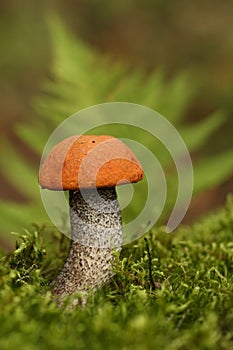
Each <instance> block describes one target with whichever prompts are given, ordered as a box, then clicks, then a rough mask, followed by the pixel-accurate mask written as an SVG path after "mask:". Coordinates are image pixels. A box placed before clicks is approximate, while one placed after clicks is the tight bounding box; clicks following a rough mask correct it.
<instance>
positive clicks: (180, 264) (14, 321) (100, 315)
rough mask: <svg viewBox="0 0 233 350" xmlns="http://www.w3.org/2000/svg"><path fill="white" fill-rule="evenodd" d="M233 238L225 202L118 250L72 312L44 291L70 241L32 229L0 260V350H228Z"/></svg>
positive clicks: (231, 214)
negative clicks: (97, 286)
mask: <svg viewBox="0 0 233 350" xmlns="http://www.w3.org/2000/svg"><path fill="white" fill-rule="evenodd" d="M232 237H233V200H232V197H229V200H228V203H227V204H226V206H225V208H224V209H222V210H221V211H220V212H218V213H216V214H215V215H212V216H210V217H208V218H206V219H205V220H203V221H202V222H200V223H198V224H195V225H194V226H192V227H181V228H179V230H177V231H176V232H175V233H173V234H166V233H165V232H164V229H163V228H162V227H161V228H159V229H154V230H152V231H151V232H150V233H148V234H147V236H146V239H143V238H142V239H141V240H139V241H137V242H136V243H134V244H130V245H129V246H126V247H124V249H123V251H122V253H121V256H120V257H119V258H118V257H117V259H116V264H115V265H114V267H113V268H114V270H115V276H114V278H113V279H112V280H111V282H110V283H108V284H107V285H105V286H104V287H103V288H102V289H101V290H99V291H98V292H97V293H96V294H94V295H93V294H91V293H90V296H89V298H88V301H87V304H86V306H85V307H79V308H77V309H75V310H72V309H71V308H69V307H63V308H59V307H58V306H57V305H56V303H55V302H54V301H53V300H52V295H51V292H50V286H49V285H50V282H51V281H52V279H53V278H54V276H55V274H56V273H57V272H58V270H59V269H60V268H61V266H62V263H63V260H64V259H65V255H66V254H67V251H68V247H69V240H68V239H66V238H64V236H61V235H60V234H59V233H58V232H56V231H54V230H51V228H46V227H37V226H34V227H32V228H31V229H30V230H27V231H26V232H25V234H24V235H22V236H20V243H18V244H17V247H16V250H15V251H14V252H12V253H11V254H10V255H8V256H7V257H2V258H1V265H0V266H1V267H0V274H1V277H0V310H1V313H0V349H1V350H4V349H15V348H20V349H24V350H27V349H29V350H33V349H35V350H37V349H42V350H43V349H49V348H52V349H127V350H128V349H133V350H141V349H165V348H166V350H178V349H179V350H185V349H189V350H192V349H193V350H194V349H195V350H196V349H199V350H202V349H203V350H204V349H211V350H213V349H218V350H222V349H227V350H229V349H233V277H232V276H233V242H232ZM67 305H69V300H67Z"/></svg>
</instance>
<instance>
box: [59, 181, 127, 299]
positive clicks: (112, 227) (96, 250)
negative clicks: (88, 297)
mask: <svg viewBox="0 0 233 350" xmlns="http://www.w3.org/2000/svg"><path fill="white" fill-rule="evenodd" d="M70 222H71V238H72V240H71V247H70V252H69V255H68V258H67V260H66V262H65V265H64V267H63V269H62V270H61V272H60V274H59V275H58V277H57V278H56V280H55V283H54V285H55V287H54V294H56V295H70V294H73V293H74V292H76V291H80V292H84V291H87V290H88V289H96V288H98V287H100V286H101V285H103V284H104V283H105V282H106V281H107V280H108V279H109V278H110V277H111V276H112V274H113V273H112V264H111V261H112V260H113V249H114V250H120V249H121V245H122V225H121V215H120V207H119V203H118V200H117V195H116V190H115V187H111V188H103V189H98V190H97V189H90V190H89V189H88V190H87V189H86V190H82V191H70Z"/></svg>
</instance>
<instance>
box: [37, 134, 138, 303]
mask: <svg viewBox="0 0 233 350" xmlns="http://www.w3.org/2000/svg"><path fill="white" fill-rule="evenodd" d="M143 175H144V173H143V169H142V167H141V164H140V163H139V161H138V159H137V158H136V157H135V155H134V154H133V152H132V151H131V150H130V149H129V148H128V147H127V146H126V145H125V144H124V143H123V142H122V141H120V140H119V139H117V138H115V137H112V136H106V135H103V136H96V135H82V136H79V135H77V136H71V137H68V138H66V139H64V140H63V141H61V142H60V143H58V144H57V145H56V146H55V147H54V148H53V149H52V150H51V152H50V153H49V154H48V155H47V157H46V158H45V160H44V162H43V163H42V165H41V167H40V171H39V184H40V186H41V187H42V188H44V189H49V190H59V191H61V190H62V191H63V190H64V191H65V190H68V191H69V206H70V224H71V246H70V252H69V254H68V257H67V260H66V262H65V264H64V266H63V268H62V270H61V271H60V273H59V274H58V276H57V278H56V279H55V281H54V283H53V284H54V289H53V293H54V294H55V295H56V296H58V297H59V298H62V297H63V296H66V295H71V294H73V293H75V292H81V293H82V292H83V293H86V292H87V291H88V290H89V289H97V288H99V287H101V286H102V285H103V284H104V283H105V282H107V281H108V280H109V278H110V277H111V276H112V275H113V272H112V267H111V265H112V260H113V259H114V258H113V256H114V254H113V251H120V250H121V246H122V223H121V215H120V207H119V203H118V200H117V195H116V189H115V186H117V185H121V184H126V183H129V182H130V183H133V182H137V181H139V180H141V179H142V178H143Z"/></svg>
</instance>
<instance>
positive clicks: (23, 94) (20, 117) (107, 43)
mask: <svg viewBox="0 0 233 350" xmlns="http://www.w3.org/2000/svg"><path fill="white" fill-rule="evenodd" d="M52 13H56V14H58V15H59V16H60V18H61V19H62V20H63V21H64V22H65V24H66V26H67V27H68V28H69V29H70V30H71V31H72V32H73V33H74V34H75V35H76V36H77V37H78V38H81V39H82V40H83V41H84V42H85V43H86V44H88V45H89V46H90V47H91V48H93V49H95V50H96V51H97V52H99V53H100V54H102V55H106V56H108V57H109V59H110V60H111V61H112V62H126V63H127V65H128V66H129V67H130V69H132V71H135V70H144V71H145V72H147V74H148V76H149V75H150V72H151V71H152V70H154V69H157V68H158V69H161V68H162V69H164V71H165V72H166V79H167V81H169V80H171V79H172V78H173V77H174V76H176V74H178V73H179V72H180V71H182V70H189V71H190V72H192V74H191V77H193V80H195V81H197V82H198V86H199V88H198V92H197V94H196V96H195V99H194V100H193V101H192V103H191V104H190V106H189V108H188V111H187V112H186V120H187V122H188V123H192V122H194V121H197V120H201V119H202V118H204V117H205V116H206V115H208V114H210V113H211V112H214V111H215V110H222V111H224V114H225V115H227V120H226V122H225V123H224V124H223V125H222V126H221V127H220V128H219V129H218V131H217V132H216V133H214V135H212V137H211V139H210V140H209V142H208V144H207V145H206V146H205V148H204V149H202V151H201V152H203V153H205V154H206V155H208V154H210V155H214V154H215V152H219V151H221V150H223V151H224V150H228V149H231V148H233V147H232V146H233V141H232V139H233V138H232V127H233V117H232V115H233V100H232V90H233V65H232V61H233V40H232V29H233V28H232V13H233V3H232V1H227V0H223V1H221V2H220V1H211V0H204V1H201V0H196V1H189V2H187V1H183V0H171V1H166V2H165V1H162V0H153V1H152V0H144V1H141V0H134V1H132V0H131V1H122V0H120V1H117V2H110V1H106V0H101V1H96V0H90V1H88V2H87V1H83V0H76V1H74V0H68V1H65V0H61V1H59V2H55V1H50V2H45V1H41V2H36V1H30V0H24V1H12V2H9V1H5V0H2V1H1V3H0V40H1V55H0V75H1V79H0V90H1V96H0V157H2V156H3V154H4V152H5V149H4V142H3V140H4V139H6V138H7V139H8V140H10V142H11V143H12V144H14V145H16V146H17V148H18V149H20V151H21V152H22V153H23V154H24V157H26V158H27V159H28V162H32V163H33V164H35V165H38V166H39V160H40V159H39V157H38V156H37V155H36V154H35V153H34V152H32V151H31V150H30V149H29V148H28V147H27V146H26V145H25V144H24V143H23V142H22V141H21V140H20V138H19V137H18V136H17V134H16V133H15V132H14V125H16V124H18V123H27V122H28V123H29V122H30V121H31V120H32V119H33V118H37V117H38V116H37V115H36V114H35V113H34V111H33V109H32V107H31V100H32V99H33V97H34V96H36V95H37V94H39V93H40V89H41V82H42V81H43V80H44V79H45V78H46V77H48V76H49V74H50V72H49V63H50V60H51V45H50V39H49V35H48V27H47V19H48V18H49V17H50V16H51V14H52ZM191 84H192V81H190V85H191ZM232 184H233V182H232V177H230V178H229V179H228V180H226V181H224V183H221V184H220V185H218V186H216V187H214V188H211V189H209V190H208V191H204V192H203V193H201V194H199V195H198V196H196V197H195V198H194V199H193V201H192V204H191V206H190V209H189V211H188V213H187V215H186V218H185V220H184V222H185V223H189V222H192V221H193V220H194V219H195V218H197V217H199V216H200V215H203V214H204V213H206V212H208V211H210V210H213V209H215V208H217V207H219V206H221V205H222V204H223V203H224V202H225V199H226V195H227V193H229V192H232V187H233V186H232ZM0 198H1V199H2V200H6V201H9V200H12V201H15V202H26V201H27V198H24V196H23V195H22V193H20V192H19V191H18V190H17V188H15V187H14V186H13V185H12V183H11V182H10V181H9V179H8V178H7V176H5V175H4V172H3V171H2V169H1V170H0ZM1 245H2V246H3V247H4V248H7V249H8V248H9V244H8V240H7V239H1Z"/></svg>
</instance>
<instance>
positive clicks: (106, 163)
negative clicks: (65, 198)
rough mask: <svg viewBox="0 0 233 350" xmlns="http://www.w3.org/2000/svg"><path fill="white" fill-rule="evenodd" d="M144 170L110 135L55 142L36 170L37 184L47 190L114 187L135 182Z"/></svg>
mask: <svg viewBox="0 0 233 350" xmlns="http://www.w3.org/2000/svg"><path fill="white" fill-rule="evenodd" d="M143 176H144V172H143V169H142V166H141V164H140V163H139V161H138V159H137V158H136V157H135V155H134V154H133V152H132V151H131V150H130V149H129V148H128V147H127V146H126V145H125V144H124V143H123V142H122V141H120V140H119V139H117V138H115V137H112V136H106V135H103V136H96V135H82V136H78V135H77V136H71V137H68V138H66V139H65V140H63V141H61V142H60V143H58V144H57V145H56V146H55V147H54V148H53V149H52V150H51V152H50V153H49V154H48V156H47V157H46V159H45V160H44V162H43V164H42V165H41V167H40V171H39V184H40V185H41V187H42V188H47V189H50V190H78V189H80V188H93V187H97V188H99V187H114V186H116V185H120V184H124V183H128V182H137V181H140V180H141V179H142V178H143Z"/></svg>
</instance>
